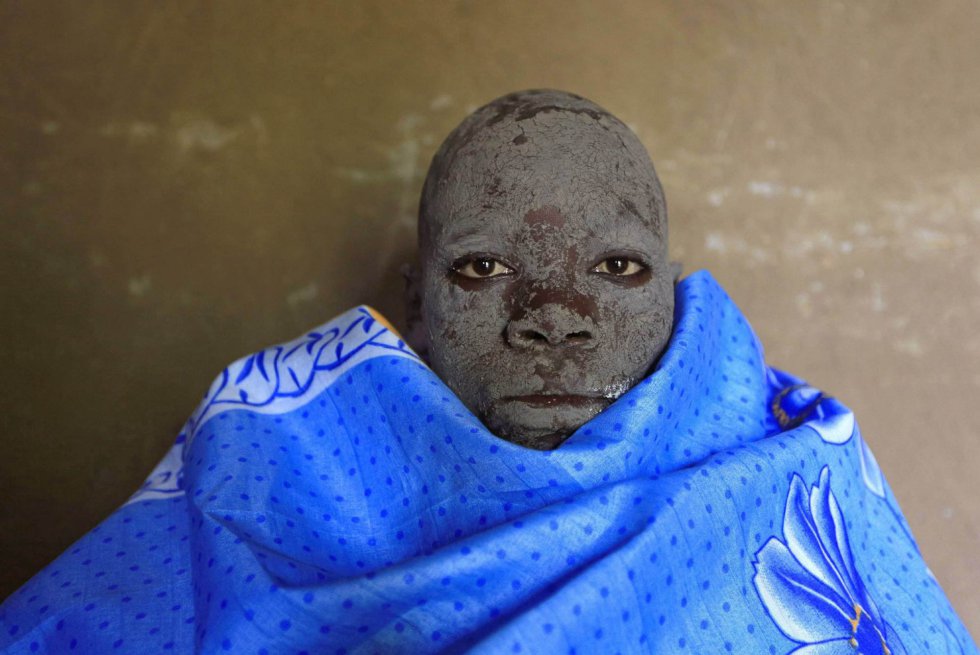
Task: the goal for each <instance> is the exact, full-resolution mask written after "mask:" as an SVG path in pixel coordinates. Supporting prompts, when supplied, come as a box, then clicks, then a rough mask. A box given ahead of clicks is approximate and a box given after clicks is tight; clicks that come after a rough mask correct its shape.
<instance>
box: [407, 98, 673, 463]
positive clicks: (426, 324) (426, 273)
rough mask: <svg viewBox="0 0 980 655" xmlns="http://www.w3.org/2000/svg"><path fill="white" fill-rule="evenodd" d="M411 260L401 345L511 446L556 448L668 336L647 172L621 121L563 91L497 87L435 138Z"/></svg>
mask: <svg viewBox="0 0 980 655" xmlns="http://www.w3.org/2000/svg"><path fill="white" fill-rule="evenodd" d="M419 256H420V261H419V267H418V268H413V269H410V270H409V272H408V276H407V277H408V281H409V285H408V289H409V307H410V312H409V314H410V316H409V320H410V325H409V333H410V335H411V334H413V333H414V334H416V335H417V337H416V339H415V341H416V343H415V345H416V347H417V348H418V349H419V350H420V351H422V352H423V353H425V354H426V355H427V358H428V361H429V364H430V366H431V367H432V369H433V370H434V371H435V372H436V373H437V374H438V375H439V376H440V377H441V378H442V379H443V381H445V382H446V384H447V385H448V386H449V387H450V388H451V389H452V390H453V391H454V392H455V393H456V394H457V395H458V396H459V398H460V399H461V400H462V401H463V403H464V404H465V405H466V406H467V407H468V408H469V409H470V410H471V411H473V412H474V413H475V414H476V415H477V416H479V417H480V419H481V420H482V421H483V422H484V423H485V424H486V425H487V427H488V428H489V429H490V430H491V431H492V432H494V433H495V434H497V435H498V436H500V437H502V438H504V439H507V440H508V441H512V442H514V443H517V444H520V445H523V446H528V447H531V448H536V449H551V448H555V447H557V446H558V445H560V444H561V443H562V442H563V441H564V440H565V439H567V438H568V437H569V436H570V435H571V434H572V433H573V432H574V431H575V430H576V429H577V428H578V427H580V426H581V425H582V424H583V423H585V422H587V421H588V420H589V419H591V418H592V417H594V416H595V415H596V414H598V413H599V412H600V411H602V410H603V409H604V408H605V407H607V406H608V405H609V404H611V403H612V402H613V401H614V400H615V399H616V398H618V397H619V396H620V395H622V394H623V393H625V392H626V391H627V390H628V389H630V388H631V387H632V386H633V385H635V384H636V383H637V382H638V381H639V380H641V379H642V378H643V377H644V376H645V375H646V374H647V373H648V372H649V371H650V369H651V367H652V366H653V365H654V364H655V362H656V361H657V359H658V358H659V356H660V354H661V353H662V352H663V350H664V347H665V346H666V344H667V341H668V339H669V337H670V333H671V329H672V321H673V311H674V281H675V275H674V272H673V268H672V266H671V265H670V263H669V262H668V260H667V213H666V205H665V202H664V197H663V192H662V190H661V187H660V182H659V180H658V179H657V175H656V173H655V171H654V168H653V164H652V163H651V162H650V158H649V156H648V155H647V152H646V150H645V149H644V148H643V146H642V144H641V143H640V142H639V140H638V139H637V138H636V136H635V135H634V134H633V133H632V132H631V131H630V130H629V128H627V127H626V126H625V125H624V124H623V123H622V122H620V121H619V120H618V119H616V118H615V117H614V116H612V115H610V114H609V113H608V112H606V111H605V110H604V109H602V108H601V107H599V106H598V105H596V104H594V103H592V102H590V101H588V100H586V99H584V98H581V97H579V96H576V95H572V94H569V93H564V92H559V91H525V92H521V93H514V94H511V95H507V96H504V97H502V98H498V99H497V100H494V101H493V102H491V103H489V104H488V105H485V106H484V107H482V108H480V109H478V110H477V111H475V112H474V113H473V114H471V115H470V116H468V117H467V118H466V119H465V120H464V121H463V122H462V123H461V124H460V125H459V127H457V128H456V129H455V130H454V131H453V132H452V133H451V134H450V135H449V137H448V138H447V139H446V141H445V142H444V143H443V144H442V147H441V148H440V149H439V151H438V152H437V154H436V155H435V157H434V159H433V161H432V165H431V167H430V169H429V173H428V176H427V178H426V181H425V186H424V188H423V191H422V201H421V204H420V209H419ZM413 306H414V311H412V307H413Z"/></svg>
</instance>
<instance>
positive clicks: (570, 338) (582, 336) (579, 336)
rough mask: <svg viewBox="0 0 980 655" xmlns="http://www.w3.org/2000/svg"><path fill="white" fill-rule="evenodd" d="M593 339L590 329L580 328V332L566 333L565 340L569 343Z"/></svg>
mask: <svg viewBox="0 0 980 655" xmlns="http://www.w3.org/2000/svg"><path fill="white" fill-rule="evenodd" d="M591 339H592V333H591V332H589V331H588V330H580V331H578V332H570V333H569V334H567V335H565V341H566V342H568V343H585V342H586V341H589V340H591Z"/></svg>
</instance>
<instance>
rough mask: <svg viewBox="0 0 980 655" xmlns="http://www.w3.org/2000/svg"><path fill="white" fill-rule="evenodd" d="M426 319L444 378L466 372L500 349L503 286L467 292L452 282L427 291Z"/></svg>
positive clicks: (435, 366)
mask: <svg viewBox="0 0 980 655" xmlns="http://www.w3.org/2000/svg"><path fill="white" fill-rule="evenodd" d="M426 292H427V293H426V307H425V313H424V316H425V322H426V329H427V331H428V336H429V348H430V356H431V359H432V362H431V363H432V365H433V369H434V370H435V371H436V373H438V374H439V375H440V377H442V378H443V379H461V378H462V377H463V376H462V372H464V371H466V370H468V369H470V368H472V367H474V366H478V365H479V364H480V361H481V359H485V357H486V356H487V355H488V354H489V353H491V352H494V351H499V349H500V347H501V343H498V341H502V336H501V335H502V334H503V329H504V326H505V325H506V316H505V315H504V307H503V300H502V294H501V292H500V290H499V289H486V288H484V289H481V290H480V291H479V292H474V291H466V290H463V289H461V288H459V287H457V286H455V285H453V284H450V283H442V284H433V285H432V286H431V287H430V288H428V289H427V290H426Z"/></svg>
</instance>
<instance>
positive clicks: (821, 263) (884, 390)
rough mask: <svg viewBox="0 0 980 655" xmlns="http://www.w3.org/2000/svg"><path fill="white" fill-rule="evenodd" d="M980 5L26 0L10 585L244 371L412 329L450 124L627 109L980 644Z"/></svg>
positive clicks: (776, 355)
mask: <svg viewBox="0 0 980 655" xmlns="http://www.w3.org/2000/svg"><path fill="white" fill-rule="evenodd" d="M978 33H980V4H978V3H976V2H973V1H970V0H962V1H954V0H937V1H935V2H929V3H925V2H915V3H912V2H906V3H897V2H875V1H871V2H863V3H844V2H829V1H828V2H807V3H802V2H798V3H785V2H734V3H733V2H722V1H720V0H718V1H715V2H697V3H651V2H648V1H647V0H635V1H624V2H620V3H615V4H610V3H596V2H572V1H569V0H563V1H561V2H538V3H533V4H528V3H524V2H499V1H498V2H492V3H489V2H488V3H478V2H438V3H436V2H432V3H388V2H375V1H371V2H368V1H363V2H358V3H319V4H317V3H245V2H225V3H222V2H216V3H196V2H168V3H153V2H107V3H99V4H96V3H67V2H66V3H63V4H62V3H56V2H47V1H42V2H30V3H28V2H2V3H0V221H2V224H0V225H2V230H3V232H2V234H3V237H2V238H0V270H2V276H0V288H2V298H3V301H2V307H3V311H2V316H0V331H2V336H3V344H4V345H3V349H2V354H0V358H2V359H0V368H2V371H3V380H4V382H3V393H2V394H0V426H2V434H0V439H2V443H0V451H2V453H3V456H2V458H0V499H2V502H0V561H2V562H3V566H2V567H0V597H4V596H6V595H7V594H8V593H10V592H12V591H13V590H14V589H15V588H16V587H17V586H18V585H19V584H20V583H22V582H23V581H25V580H26V579H27V577H29V576H30V575H31V574H32V573H33V572H34V571H36V570H37V569H39V568H40V567H41V566H43V565H44V564H45V563H47V562H48V561H49V560H50V559H51V558H53V557H54V556H55V555H56V554H58V553H59V552H60V551H61V550H63V549H64V548H65V547H67V546H68V545H69V544H70V543H71V542H72V541H73V540H75V539H76V538H77V537H79V536H80V535H82V534H83V533H84V532H85V531H86V530H87V529H89V528H91V527H92V526H93V525H95V523H96V522H97V521H98V520H100V519H101V518H102V517H104V516H105V515H107V514H108V513H109V512H111V511H112V510H113V509H114V508H115V507H116V506H118V505H119V504H120V503H121V502H123V501H124V500H125V498H126V497H127V496H128V495H129V494H130V493H131V492H132V490H133V489H135V487H136V486H137V485H139V483H140V482H141V481H142V480H143V478H144V476H145V475H146V474H147V473H148V472H149V470H150V469H151V468H152V467H153V465H154V464H155V462H156V461H157V460H158V459H159V458H160V457H161V456H162V455H163V453H164V452H165V451H166V449H167V447H168V445H169V443H170V442H171V440H172V439H173V437H174V435H175V434H176V431H177V430H178V428H179V427H180V425H181V424H182V423H183V421H184V419H185V418H186V416H187V415H188V413H189V412H190V411H191V410H192V409H193V407H194V404H195V402H196V401H197V400H198V398H199V396H200V394H201V393H202V392H203V391H204V389H205V388H206V387H207V385H208V384H209V383H210V381H211V379H212V377H213V376H214V375H215V374H216V373H217V372H218V371H219V370H220V369H221V368H222V367H223V366H224V365H225V364H226V363H228V362H229V361H231V360H232V359H234V358H237V357H238V356H240V355H242V354H244V353H247V352H249V351H252V350H255V349H257V348H259V347H261V346H263V345H266V344H269V343H272V342H276V341H281V340H285V339H288V338H291V337H293V336H295V335H296V334H297V333H300V332H301V331H302V330H304V329H305V328H306V327H309V326H312V325H315V324H317V323H319V322H322V321H324V320H326V319H328V318H330V317H331V316H333V315H334V314H336V313H338V312H340V311H341V310H343V309H345V308H347V307H349V306H352V305H355V304H359V303H370V304H373V305H374V306H376V307H378V308H379V309H380V310H381V311H383V312H384V313H386V314H388V315H389V316H391V317H392V318H393V320H394V321H395V322H396V324H398V323H399V322H400V320H401V319H402V317H403V312H402V307H401V301H400V290H401V283H400V279H399V275H398V268H399V266H400V264H401V263H402V262H404V261H407V260H408V259H409V258H411V257H412V255H413V247H414V245H413V243H414V220H415V209H416V203H417V198H418V193H419V190H420V186H421V181H422V177H423V175H424V172H425V168H426V166H427V164H428V160H429V158H430V157H431V156H432V154H433V152H434V150H435V148H436V147H437V146H438V144H439V141H440V140H441V139H442V137H443V136H444V135H445V134H446V133H447V132H448V131H449V130H450V129H451V128H452V127H453V126H454V125H455V124H456V123H457V122H458V121H459V120H460V119H461V118H462V117H463V116H464V115H465V114H466V113H467V112H468V111H469V110H470V109H472V108H473V107H475V106H476V105H478V104H481V103H483V102H485V101H487V100H489V99H491V98H493V97H496V96H498V95H500V94H503V93H505V92H508V91H512V90H517V89H522V88H528V87H554V88H560V89H566V90H570V91H574V92H577V93H580V94H582V95H585V96H587V97H590V98H592V99H594V100H596V101H597V102H599V103H600V104H602V105H604V106H606V107H607V108H608V109H609V110H611V111H612V112H613V113H615V114H617V115H618V116H620V117H621V118H622V119H624V120H625V121H626V122H627V123H629V124H630V125H631V126H632V127H633V128H634V129H635V130H636V132H637V133H638V134H639V136H640V138H641V139H642V140H643V141H644V143H645V144H646V145H647V147H648V148H649V150H650V152H651V154H652V156H653V159H654V161H655V163H656V165H657V167H658V170H659V172H660V175H661V177H662V180H663V183H664V186H665V188H666V192H667V196H668V203H669V206H670V216H671V230H672V246H671V247H672V251H673V254H674V256H675V257H677V258H680V259H682V260H683V261H684V263H685V265H686V268H687V270H688V271H691V270H695V269H699V268H708V269H710V270H711V271H712V272H713V273H714V274H715V276H716V277H717V278H718V279H719V280H720V281H721V283H722V284H723V285H724V286H725V287H726V288H727V289H728V291H729V292H730V293H731V294H732V295H733V297H734V298H735V300H736V301H737V302H738V303H739V304H740V305H741V307H742V308H743V309H744V311H745V313H746V314H747V316H748V317H749V319H750V320H751V322H752V323H753V325H754V326H755V329H756V330H757V332H758V334H759V335H760V337H761V339H762V341H763V343H764V344H765V345H766V348H767V353H768V357H769V359H770V361H771V362H772V363H773V364H775V365H777V366H780V367H783V368H786V369H788V370H790V371H793V372H795V373H797V374H799V375H803V376H805V377H807V378H809V379H810V380H811V381H812V382H813V383H814V384H816V385H818V386H820V387H822V388H824V389H826V390H828V391H829V392H831V393H833V394H834V395H836V396H838V397H840V398H842V399H843V400H845V401H846V402H847V403H848V404H850V405H851V406H852V407H853V408H854V409H855V410H856V412H857V415H858V417H859V420H860V421H861V424H862V428H863V432H864V434H865V436H866V438H867V440H868V441H869V442H870V444H871V445H872V447H873V448H874V450H875V452H876V453H877V456H878V459H879V461H880V463H881V465H882V467H883V469H884V471H885V473H886V475H887V477H888V479H889V481H890V483H891V485H892V487H893V488H894V490H895V493H896V494H897V496H898V498H899V500H900V501H901V503H902V506H903V508H904V511H905V513H906V515H907V517H908V519H909V522H910V523H911V525H912V528H913V530H914V532H915V534H916V535H917V537H918V539H919V543H920V546H921V549H922V551H923V553H924V555H925V557H926V559H927V561H928V562H929V563H930V565H931V567H932V569H933V570H934V572H935V574H936V576H937V577H938V578H939V580H940V582H941V583H942V584H943V586H944V587H945V589H946V590H947V593H948V594H949V596H950V598H951V599H952V601H953V603H954V605H955V606H956V607H957V608H958V610H959V612H960V614H961V615H962V616H963V618H964V620H965V621H966V622H967V624H968V626H970V628H971V629H972V630H973V632H974V634H975V635H980V565H978V564H980V561H978V559H980V557H978V553H980V504H978V503H977V502H976V501H975V499H977V498H980V421H978V419H977V412H976V411H975V410H976V408H977V399H978V391H980V333H978V331H977V328H976V326H977V325H978V324H980V293H978V292H980V262H978V259H977V255H978V252H980V249H978V234H980V148H978V144H980V66H978V65H977V62H978V61H980V45H978V43H980V42H978V39H977V34H978Z"/></svg>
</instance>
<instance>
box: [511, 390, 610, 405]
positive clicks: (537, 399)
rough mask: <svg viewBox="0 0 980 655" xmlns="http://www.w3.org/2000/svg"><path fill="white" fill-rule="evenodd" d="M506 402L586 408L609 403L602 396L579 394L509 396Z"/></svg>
mask: <svg viewBox="0 0 980 655" xmlns="http://www.w3.org/2000/svg"><path fill="white" fill-rule="evenodd" d="M504 400H510V401H514V402H519V403H524V404H525V405H528V406H530V407H586V406H589V405H595V404H598V403H603V404H604V403H607V402H609V399H608V398H603V397H602V396H581V395H577V394H542V393H536V394H528V395H526V396H507V397H506V398H504Z"/></svg>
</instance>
